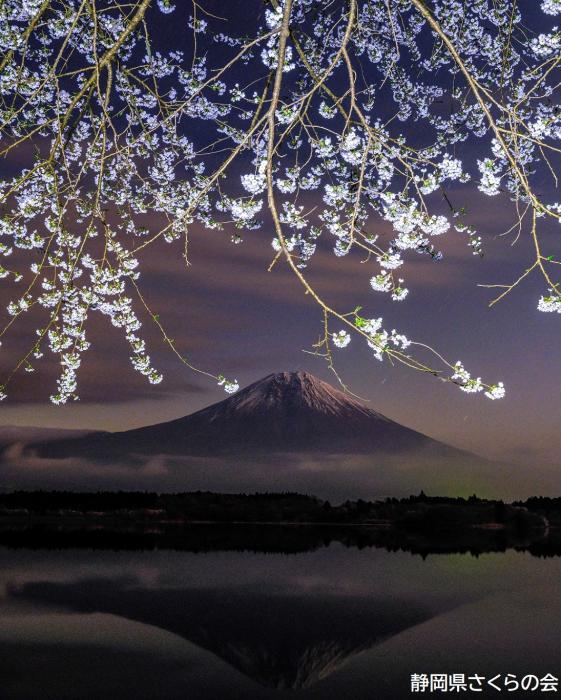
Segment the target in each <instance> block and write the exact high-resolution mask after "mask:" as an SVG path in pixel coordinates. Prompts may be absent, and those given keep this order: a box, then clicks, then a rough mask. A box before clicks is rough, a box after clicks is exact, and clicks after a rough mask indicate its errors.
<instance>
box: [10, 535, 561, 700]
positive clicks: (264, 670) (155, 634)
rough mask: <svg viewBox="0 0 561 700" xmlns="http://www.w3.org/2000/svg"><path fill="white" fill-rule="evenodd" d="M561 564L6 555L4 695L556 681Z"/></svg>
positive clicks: (398, 691) (281, 692)
mask: <svg viewBox="0 0 561 700" xmlns="http://www.w3.org/2000/svg"><path fill="white" fill-rule="evenodd" d="M559 562H560V560H559V558H557V557H552V558H538V557H534V556H531V555H530V554H529V553H526V552H515V551H512V550H510V551H507V552H505V553H490V554H483V555H481V556H479V557H475V556H472V555H470V554H435V555H429V556H428V557H427V558H426V559H423V558H422V557H420V556H418V555H413V554H410V553H407V552H388V551H386V550H385V549H376V548H365V549H358V548H356V547H345V546H343V545H342V544H341V543H337V542H335V543H332V544H330V545H329V546H327V547H323V548H320V549H317V550H315V551H309V552H304V553H297V554H264V553H251V552H239V551H234V552H232V551H225V552H220V551H218V552H207V553H192V552H185V551H166V550H159V551H158V550H156V551H145V552H142V551H139V552H134V551H133V552H131V551H118V552H112V551H94V550H80V549H67V550H61V551H57V550H37V551H33V550H29V549H15V550H11V549H7V548H0V696H1V697H2V698H3V699H4V698H8V699H10V700H12V699H20V698H25V699H26V700H27V699H30V700H31V699H33V700H41V699H42V698H53V700H63V699H65V698H76V699H79V700H83V699H86V698H96V699H98V698H103V699H106V698H108V699H110V698H120V699H123V698H125V699H126V698H135V699H136V698H138V699H142V698H151V699H153V698H188V699H190V700H191V699H199V698H200V699H204V700H222V699H224V700H228V699H229V698H240V699H243V700H245V699H246V698H247V699H248V700H251V699H253V698H279V699H281V698H294V699H295V700H299V699H300V698H302V699H304V698H306V699H307V698H310V699H312V698H316V699H320V698H325V699H328V698H329V699H331V698H337V699H342V698H345V699H346V698H349V699H352V700H361V699H362V698H365V699H369V700H370V699H373V698H382V699H384V698H406V697H417V696H416V695H410V693H409V686H410V674H411V673H439V672H448V673H466V674H473V673H479V674H480V675H487V676H488V677H490V676H492V675H494V674H496V673H501V674H506V673H516V674H524V673H535V674H538V675H544V674H545V673H547V672H551V673H553V674H554V675H557V676H560V677H561V651H560V646H559V638H560V630H561V578H560V576H559V574H560V564H559ZM463 695H464V696H465V695H466V694H463ZM469 695H470V696H471V694H469ZM438 696H440V693H438V694H434V695H432V697H438ZM510 696H511V697H523V694H522V693H511V694H510ZM555 696H556V694H549V695H546V696H545V697H555ZM478 697H497V693H496V692H495V693H493V694H487V693H479V694H478ZM532 697H543V695H542V694H541V693H538V694H532Z"/></svg>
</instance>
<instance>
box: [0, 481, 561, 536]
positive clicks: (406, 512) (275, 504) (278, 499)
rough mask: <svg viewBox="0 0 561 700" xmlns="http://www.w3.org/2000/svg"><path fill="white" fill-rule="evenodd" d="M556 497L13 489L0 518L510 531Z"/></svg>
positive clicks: (542, 512)
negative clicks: (331, 497)
mask: <svg viewBox="0 0 561 700" xmlns="http://www.w3.org/2000/svg"><path fill="white" fill-rule="evenodd" d="M560 513H561V499H540V498H536V499H529V500H528V501H526V502H524V503H515V504H506V503H504V502H503V501H494V500H486V499H480V498H477V496H475V495H473V496H470V497H469V498H467V499H465V498H446V497H439V496H426V495H425V494H424V493H423V492H421V493H420V494H419V495H418V496H410V497H409V498H402V499H397V498H387V499H386V500H384V501H365V500H362V499H358V500H356V501H345V502H344V503H341V504H339V505H332V504H331V503H330V502H329V501H325V500H321V499H319V498H316V497H314V496H308V495H303V494H298V493H291V492H283V493H254V494H224V493H212V492H208V491H195V492H187V493H168V494H166V493H162V494H158V493H155V492H142V491H99V492H95V493H94V492H91V493H80V492H73V491H14V492H12V493H5V494H0V517H4V518H6V517H12V518H14V517H19V518H37V517H47V518H79V517H82V518H83V517H88V518H105V519H107V518H113V519H122V520H130V521H146V520H149V521H167V522H169V521H181V522H215V523H221V522H222V523H227V522H241V523H259V522H268V523H328V524H329V523H332V524H335V523H337V524H350V523H359V524H370V525H383V524H388V525H390V524H391V525H392V526H395V527H399V528H402V529H406V530H409V529H410V530H415V531H432V530H442V529H443V528H465V527H472V526H485V525H490V524H494V525H499V526H502V527H504V528H508V529H513V530H527V529H532V528H537V529H543V527H544V523H545V519H547V520H549V519H550V514H553V517H557V518H559V514H560Z"/></svg>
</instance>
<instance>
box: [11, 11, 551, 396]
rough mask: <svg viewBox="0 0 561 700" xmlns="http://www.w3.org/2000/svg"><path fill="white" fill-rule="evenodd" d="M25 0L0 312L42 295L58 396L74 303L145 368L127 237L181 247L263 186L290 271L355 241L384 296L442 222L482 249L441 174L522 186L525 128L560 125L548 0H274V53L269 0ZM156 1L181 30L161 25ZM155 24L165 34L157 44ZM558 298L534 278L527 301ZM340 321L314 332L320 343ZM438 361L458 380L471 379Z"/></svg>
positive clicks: (340, 339)
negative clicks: (284, 31)
mask: <svg viewBox="0 0 561 700" xmlns="http://www.w3.org/2000/svg"><path fill="white" fill-rule="evenodd" d="M529 4H530V3H529ZM531 4H532V5H534V3H531ZM43 5H44V3H42V2H40V0H4V2H3V3H1V4H0V155H2V156H5V157H7V158H8V159H11V160H10V163H11V165H10V167H9V168H6V169H5V171H4V173H3V175H2V179H1V180H0V200H1V201H2V209H1V212H2V214H1V218H0V258H1V260H0V280H2V284H4V285H5V287H6V288H9V289H11V290H12V289H14V287H15V289H16V291H15V292H10V298H9V299H8V300H7V302H6V306H7V310H8V313H9V315H10V317H11V318H17V317H20V316H23V315H26V314H27V315H29V316H31V314H29V311H30V310H31V309H33V310H34V312H35V310H36V309H43V311H44V314H45V322H44V323H43V324H42V326H41V327H40V328H38V329H37V331H38V332H37V334H36V337H34V339H33V343H32V344H31V345H32V346H33V347H32V350H33V353H34V354H33V353H32V354H30V355H29V358H28V360H27V365H29V366H31V362H35V360H39V359H40V357H41V356H42V353H43V350H45V349H46V348H49V349H50V351H51V352H52V353H54V354H55V355H57V357H58V360H59V361H60V364H61V374H60V378H59V382H58V390H57V392H56V393H55V394H54V395H53V397H52V400H53V401H55V402H56V403H64V402H65V401H67V400H68V399H69V398H76V397H77V376H78V370H79V367H80V364H81V359H82V355H83V354H84V353H85V352H86V351H87V350H88V348H89V342H88V341H87V340H86V328H87V325H88V324H89V323H90V321H91V318H92V316H93V315H94V314H101V315H103V316H105V317H107V319H108V320H109V321H110V323H112V324H113V325H114V326H116V327H117V328H119V329H121V330H122V332H123V335H124V337H125V339H126V340H127V342H128V343H129V347H130V348H131V351H130V358H131V363H132V365H133V367H134V369H135V370H137V371H138V372H140V373H141V374H143V375H145V376H146V377H147V379H148V381H150V382H153V383H157V382H159V381H161V379H162V375H161V374H160V373H159V372H158V371H157V370H156V369H155V367H154V365H153V363H152V361H151V359H150V356H149V354H148V352H147V349H146V345H145V340H144V339H143V338H142V337H141V335H140V331H141V321H140V319H139V316H137V314H136V311H135V304H136V302H135V301H134V300H135V299H136V298H137V291H136V288H137V286H138V285H140V284H141V282H142V277H141V265H140V263H139V257H138V256H137V250H138V249H140V248H141V247H145V246H148V245H149V244H150V245H158V244H160V243H169V244H171V245H176V248H175V250H176V251H177V255H178V256H179V255H184V254H185V252H184V251H185V248H186V245H185V244H184V241H185V237H186V236H187V234H188V231H189V229H190V227H193V226H199V227H205V228H207V229H219V230H220V229H225V228H230V229H233V230H234V235H233V236H232V240H233V241H234V242H236V243H239V242H241V241H242V240H243V238H244V234H245V232H248V231H256V230H259V229H263V230H264V231H266V232H267V231H270V230H271V227H270V201H271V198H274V199H275V202H276V205H275V206H276V209H277V211H278V217H279V220H280V223H281V225H282V229H283V231H284V232H285V235H284V236H283V240H280V239H279V236H278V235H277V234H278V232H274V233H273V241H272V245H273V248H274V249H275V251H277V252H279V253H281V254H282V253H283V252H288V253H289V254H290V256H291V259H293V260H294V261H295V264H296V265H297V267H298V269H299V270H301V271H302V270H305V268H306V266H307V265H308V263H309V262H310V260H312V259H313V257H314V255H315V254H316V252H317V250H318V249H319V248H320V247H321V246H323V247H325V246H327V247H328V248H329V249H331V250H332V251H333V254H334V255H335V256H336V257H337V258H340V257H345V256H347V255H349V254H351V253H352V252H353V251H358V252H360V254H361V255H364V256H365V257H366V259H367V263H366V264H365V266H364V267H365V268H366V269H368V274H367V276H366V277H365V283H364V288H365V293H368V292H369V290H368V279H370V287H371V289H372V290H374V291H376V292H381V293H384V294H387V298H388V299H391V300H392V301H404V300H405V299H406V298H407V297H408V296H409V295H410V294H412V293H413V292H410V290H409V289H408V287H407V285H406V283H405V277H406V276H407V275H406V268H407V262H408V260H409V259H410V257H414V254H419V255H424V256H427V264H428V265H430V264H432V262H431V261H438V260H440V259H441V258H442V253H441V252H440V251H439V250H437V249H436V248H435V245H436V242H435V239H438V238H439V237H442V236H444V235H455V234H454V233H453V232H454V230H455V231H457V232H460V233H462V234H465V235H466V237H467V243H468V245H469V247H470V248H471V250H472V252H473V253H474V254H476V255H481V254H482V250H483V248H482V244H483V241H482V239H481V236H479V235H478V233H477V231H476V229H475V228H474V227H473V226H471V225H470V224H469V223H468V222H466V221H464V218H463V217H458V216H457V212H456V211H454V210H453V208H452V210H451V209H450V208H449V207H446V206H444V205H443V202H444V201H445V199H444V198H443V196H442V195H443V194H446V193H447V192H449V191H450V192H454V196H461V193H462V192H463V190H464V189H465V188H464V185H466V184H467V183H469V182H470V181H472V180H473V181H474V182H475V185H474V187H477V188H478V189H479V191H480V192H481V193H482V194H483V195H487V196H492V197H497V196H498V195H501V194H504V195H506V196H507V197H508V198H510V199H511V200H513V201H514V202H516V203H517V204H520V205H522V207H523V206H524V205H526V204H527V203H528V202H529V201H530V198H529V196H528V192H527V191H526V190H525V189H524V187H525V185H524V178H526V179H527V180H528V179H531V178H532V177H534V174H535V176H536V177H538V178H539V177H541V175H540V169H539V167H538V166H539V163H540V162H541V158H542V154H543V152H544V148H546V147H547V145H548V144H550V145H552V146H554V147H557V148H558V146H559V141H560V140H561V112H560V110H559V108H558V104H559V100H558V96H557V95H556V93H555V90H556V87H557V85H559V84H560V80H559V76H558V70H557V65H556V61H557V59H558V57H559V55H560V52H561V32H560V31H559V29H558V28H557V27H556V26H553V25H552V22H553V21H554V20H553V17H554V16H556V15H558V14H560V13H561V4H560V2H559V0H542V1H541V3H536V4H535V5H536V7H535V8H534V9H533V14H531V13H530V14H528V15H526V14H525V13H524V12H525V11H524V10H523V9H521V4H520V3H516V2H514V0H470V2H468V3H465V2H462V1H461V0H432V2H431V3H416V2H412V1H411V0H395V2H391V3H388V2H387V0H351V1H347V0H334V2H329V3H326V2H323V1H322V0H293V1H292V5H291V13H290V17H289V20H290V21H289V36H288V39H287V43H286V47H285V48H286V50H285V53H284V64H283V65H282V66H280V67H279V66H278V64H279V47H280V46H281V44H282V41H281V26H282V19H283V15H284V11H285V8H286V7H287V5H286V0H281V1H277V2H274V3H273V2H270V3H265V6H264V7H263V3H261V2H257V1H255V2H254V3H252V2H248V3H247V12H248V13H251V12H252V8H253V7H254V8H255V17H259V18H260V20H259V21H258V25H259V26H258V28H257V31H256V32H254V33H253V34H252V35H251V36H249V37H248V36H247V35H246V31H247V27H245V26H244V27H241V26H240V28H239V30H236V29H235V27H236V26H238V25H239V23H236V22H234V23H232V24H231V26H232V27H234V29H231V30H230V33H225V32H226V31H227V30H225V28H224V27H225V26H227V25H226V23H224V22H223V20H222V19H221V18H218V17H214V16H213V15H212V14H210V13H209V14H205V15H204V16H201V15H200V13H199V12H197V15H196V16H193V12H194V10H193V7H192V6H191V4H190V3H178V2H171V0H157V2H156V3H155V7H150V8H149V9H148V10H146V4H145V3H142V2H141V1H140V0H134V1H133V2H132V3H124V2H122V0H92V2H89V3H84V2H81V0H60V1H58V2H56V3H51V4H50V5H49V8H48V11H45V10H44V7H43ZM226 5H227V3H226V4H225V9H224V12H225V13H226V14H227V12H228V8H227V7H226ZM429 6H430V7H429ZM427 7H429V10H427V11H430V14H431V16H432V18H433V19H434V22H435V23H436V25H437V26H439V27H440V28H441V30H442V32H443V33H444V34H445V36H446V37H448V39H449V41H450V42H451V43H452V44H453V46H454V50H455V55H454V54H453V53H451V51H450V50H449V49H448V48H447V45H446V43H445V42H443V41H442V37H441V36H438V34H437V32H436V31H435V28H434V26H430V25H429V23H428V22H427V17H426V16H425V14H423V11H422V9H423V8H425V9H426V8H427ZM92 8H94V9H95V10H96V11H94V10H93V9H92ZM537 14H539V17H538V18H537V20H536V15H537ZM532 21H534V22H535V23H536V27H535V30H534V31H529V30H527V26H528V25H531V23H532ZM170 23H174V24H176V25H180V26H182V27H183V29H184V31H183V32H179V33H178V32H176V31H174V32H171V33H169V32H168V31H167V29H168V28H169V27H170V26H171V25H170ZM550 25H551V26H550ZM228 26H230V24H228ZM28 29H29V32H27V30H28ZM168 35H169V36H179V35H181V37H182V39H181V41H180V42H178V45H177V46H171V45H170V42H171V41H172V39H169V36H168ZM166 37H167V38H166ZM343 49H344V51H343ZM458 58H459V59H460V60H461V65H460V64H459V62H458ZM277 68H278V70H277ZM466 74H469V76H471V78H472V80H473V82H470V81H468V79H467V77H466ZM349 75H353V76H354V77H353V81H354V82H353V84H352V85H350V84H349V80H350V79H349ZM277 76H280V77H281V79H282V85H281V86H280V89H279V90H278V94H277V95H276V97H275V98H274V104H273V97H274V95H273V90H274V85H275V82H276V78H277ZM474 85H476V86H478V88H479V89H480V90H481V93H480V94H481V95H482V98H481V99H483V100H484V101H485V100H486V102H485V105H486V110H487V112H486V110H485V109H483V108H482V104H481V100H480V99H478V97H477V96H476V95H475V94H474V91H473V86H474ZM528 95H530V96H531V99H530V98H529V97H527V96H528ZM271 105H272V106H271ZM269 111H270V112H271V114H270V115H269ZM513 114H515V115H516V119H515V120H513V118H512V115H513ZM269 116H272V118H273V120H274V130H273V131H274V138H275V143H274V144H273V148H272V152H273V156H272V163H271V164H270V170H269V167H268V166H269V163H268V153H269V150H270V146H271V144H270V143H269V138H270V133H271V132H270V130H269V128H268V123H267V119H268V117H269ZM493 125H494V127H495V128H493ZM556 144H557V145H556ZM468 146H469V147H468ZM515 165H516V167H514V166H515ZM521 175H522V177H521ZM268 176H271V177H272V192H268ZM458 193H460V194H458ZM446 196H447V195H446ZM448 201H449V198H448ZM548 212H549V214H548V215H550V216H555V217H556V218H558V219H559V218H561V213H559V211H557V210H556V209H555V208H554V207H551V208H549V209H548ZM543 213H544V212H541V214H543ZM154 221H158V222H162V223H154ZM378 229H379V230H380V232H381V233H380V235H378V233H376V234H375V233H373V231H374V230H376V231H378ZM450 230H452V234H449V232H450ZM388 232H389V233H388ZM266 236H267V238H268V239H269V240H270V238H271V234H270V233H266ZM10 256H12V257H11V258H10ZM429 258H430V260H429ZM16 259H17V260H16ZM22 259H25V260H26V261H27V264H23V265H22V264H20V261H21V260H22ZM12 261H14V262H13V264H11V262H12ZM436 272H437V271H436V268H435V274H436ZM398 274H399V275H400V276H399V277H398V276H397V275H398ZM20 281H23V284H21V291H19V290H18V288H17V286H15V285H17V283H18V282H20ZM556 299H557V301H556ZM557 303H558V297H557V296H556V293H552V296H551V297H543V298H542V299H540V303H539V308H540V310H543V311H551V310H558V309H557V307H556V304H557ZM375 326H376V323H374V321H371V322H370V325H369V326H368V328H370V329H371V331H372V333H371V334H370V335H371V337H370V338H369V342H370V343H371V344H372V349H373V350H374V354H375V356H376V357H377V358H378V359H381V358H382V356H383V354H384V352H386V349H387V348H392V347H393V348H395V349H398V350H399V351H400V352H401V351H403V349H404V348H405V345H404V341H403V338H404V336H401V335H400V334H396V333H395V332H394V333H386V331H382V330H380V329H375ZM361 330H364V329H361ZM368 332H369V333H370V331H368ZM384 334H385V335H384ZM349 340H350V335H348V332H347V331H339V332H335V333H333V334H332V341H333V343H334V345H335V346H336V347H346V346H347V345H348V343H349ZM27 365H26V368H27ZM458 372H459V374H458ZM456 374H457V375H458V376H455V378H454V381H456V382H458V383H460V386H461V388H462V389H463V390H464V391H472V392H479V391H481V390H483V389H484V388H485V387H487V386H488V385H485V384H483V382H480V381H479V379H472V378H471V377H468V378H466V377H465V376H464V375H463V374H462V373H461V372H460V370H459V369H457V371H456ZM218 382H219V384H220V386H222V387H223V388H224V389H225V391H227V392H231V391H234V390H235V388H237V382H236V381H228V380H225V379H224V377H223V375H219V378H218ZM497 387H498V388H497ZM4 393H5V391H2V395H4ZM500 393H501V391H500V385H496V387H495V388H494V389H489V390H488V391H487V394H488V395H489V394H492V398H498V397H499V395H500Z"/></svg>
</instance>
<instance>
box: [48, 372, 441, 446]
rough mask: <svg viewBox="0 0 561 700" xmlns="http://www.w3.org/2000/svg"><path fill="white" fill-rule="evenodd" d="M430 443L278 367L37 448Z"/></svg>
mask: <svg viewBox="0 0 561 700" xmlns="http://www.w3.org/2000/svg"><path fill="white" fill-rule="evenodd" d="M431 445H433V446H436V445H439V443H437V442H436V441H434V440H432V439H431V438H428V437H426V436H425V435H422V434H421V433H418V432H416V431H414V430H410V429H409V428H405V427H404V426H402V425H399V424H398V423H395V422H394V421H392V420H390V419H389V418H386V417H385V416H383V415H382V414H380V413H378V412H376V411H375V410H373V409H371V408H369V407H367V406H365V405H364V404H363V403H361V402H360V401H357V400H355V399H353V398H352V397H350V396H348V395H347V394H345V393H343V392H342V391H339V390H337V389H335V388H334V387H332V386H330V385H329V384H327V383H326V382H323V381H322V380H320V379H318V378H316V377H314V376H313V375H311V374H308V373H306V372H281V373H277V374H271V375H269V376H267V377H265V378H264V379H261V380H260V381H257V382H255V383H254V384H251V385H250V386H248V387H246V388H245V389H243V390H242V391H240V392H238V393H237V394H235V395H234V396H231V397H229V398H227V399H225V400H223V401H221V402H219V403H216V404H213V405H212V406H209V407H208V408H204V409H202V410H200V411H197V412H196V413H193V414H191V415H189V416H185V417H183V418H179V419H177V420H173V421H168V422H166V423H159V424H157V425H151V426H147V427H144V428H138V429H135V430H128V431H125V432H120V433H94V434H90V435H88V436H86V437H84V438H80V439H77V440H61V441H57V442H50V443H48V444H46V443H42V444H38V445H35V447H36V448H38V449H39V452H40V453H41V454H42V455H44V456H50V457H60V456H67V455H72V456H75V455H79V456H88V457H97V458H102V459H105V458H107V459H110V458H115V457H122V456H125V455H130V454H143V455H150V454H175V455H212V456H214V455H220V454H227V455H243V454H248V453H255V452H306V453H307V452H311V453H321V452H329V453H354V454H361V453H370V452H372V451H377V450H383V451H386V452H387V451H391V452H399V451H402V450H405V449H406V450H411V449H416V448H421V447H430V446H431ZM442 447H444V446H442ZM448 449H451V448H448Z"/></svg>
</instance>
